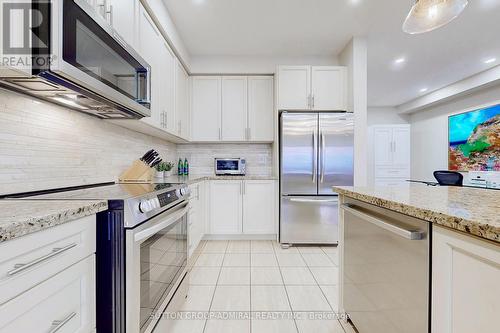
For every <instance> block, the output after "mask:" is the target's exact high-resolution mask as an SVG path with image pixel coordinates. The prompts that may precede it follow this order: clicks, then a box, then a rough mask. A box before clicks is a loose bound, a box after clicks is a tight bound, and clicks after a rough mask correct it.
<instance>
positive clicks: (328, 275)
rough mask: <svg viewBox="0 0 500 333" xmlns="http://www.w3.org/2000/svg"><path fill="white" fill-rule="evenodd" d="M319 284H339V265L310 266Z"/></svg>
mask: <svg viewBox="0 0 500 333" xmlns="http://www.w3.org/2000/svg"><path fill="white" fill-rule="evenodd" d="M309 269H310V270H311V272H312V274H313V276H314V278H315V279H316V281H317V282H318V284H319V285H337V284H339V270H338V268H337V267H309Z"/></svg>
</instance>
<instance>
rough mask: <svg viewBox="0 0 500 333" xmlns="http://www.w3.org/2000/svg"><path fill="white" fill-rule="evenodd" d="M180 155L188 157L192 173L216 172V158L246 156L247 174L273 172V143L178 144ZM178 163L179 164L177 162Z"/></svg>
mask: <svg viewBox="0 0 500 333" xmlns="http://www.w3.org/2000/svg"><path fill="white" fill-rule="evenodd" d="M177 155H178V157H180V158H182V160H184V158H187V159H188V161H189V168H190V173H191V174H193V175H208V174H213V173H214V158H216V157H218V158H228V157H230V158H237V157H241V158H245V159H246V162H247V174H248V175H255V176H261V175H262V176H268V175H271V174H272V163H273V159H272V145H271V144H267V143H264V144H261V143H230V144H229V143H212V144H210V143H196V144H179V145H177ZM176 165H177V164H176Z"/></svg>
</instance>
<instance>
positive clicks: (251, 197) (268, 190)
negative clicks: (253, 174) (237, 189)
mask: <svg viewBox="0 0 500 333" xmlns="http://www.w3.org/2000/svg"><path fill="white" fill-rule="evenodd" d="M242 183H243V233H245V234H254V235H256V234H269V235H271V234H275V233H276V223H275V200H276V198H275V187H276V183H275V181H274V180H245V181H243V182H242Z"/></svg>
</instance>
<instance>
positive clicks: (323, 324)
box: [295, 319, 344, 333]
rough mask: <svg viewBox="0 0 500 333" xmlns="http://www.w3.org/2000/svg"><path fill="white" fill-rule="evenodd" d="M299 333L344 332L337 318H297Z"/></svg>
mask: <svg viewBox="0 0 500 333" xmlns="http://www.w3.org/2000/svg"><path fill="white" fill-rule="evenodd" d="M295 322H296V323H297V327H298V329H299V333H344V330H343V328H342V326H341V325H340V324H339V322H338V321H337V320H310V319H303V320H300V319H299V320H295Z"/></svg>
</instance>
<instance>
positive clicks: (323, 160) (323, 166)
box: [320, 133, 326, 183]
mask: <svg viewBox="0 0 500 333" xmlns="http://www.w3.org/2000/svg"><path fill="white" fill-rule="evenodd" d="M325 150H326V142H325V135H324V134H323V133H321V177H320V183H323V180H324V179H325Z"/></svg>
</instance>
